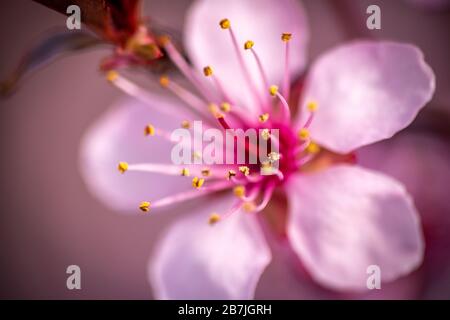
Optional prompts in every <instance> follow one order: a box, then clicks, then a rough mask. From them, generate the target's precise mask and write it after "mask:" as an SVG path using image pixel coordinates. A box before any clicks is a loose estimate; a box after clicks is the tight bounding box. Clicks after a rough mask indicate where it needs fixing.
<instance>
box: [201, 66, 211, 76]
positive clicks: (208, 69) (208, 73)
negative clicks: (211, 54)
mask: <svg viewBox="0 0 450 320" xmlns="http://www.w3.org/2000/svg"><path fill="white" fill-rule="evenodd" d="M203 74H204V75H205V77H209V76H211V75H212V74H213V69H212V68H211V67H210V66H206V67H204V68H203Z"/></svg>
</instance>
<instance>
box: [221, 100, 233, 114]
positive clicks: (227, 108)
mask: <svg viewBox="0 0 450 320" xmlns="http://www.w3.org/2000/svg"><path fill="white" fill-rule="evenodd" d="M220 110H222V111H223V112H230V110H231V104H229V103H228V102H223V103H221V105H220Z"/></svg>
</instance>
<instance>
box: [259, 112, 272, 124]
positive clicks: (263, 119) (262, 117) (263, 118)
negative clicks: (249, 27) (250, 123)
mask: <svg viewBox="0 0 450 320" xmlns="http://www.w3.org/2000/svg"><path fill="white" fill-rule="evenodd" d="M258 120H259V122H261V123H264V122H266V121H267V120H269V114H268V113H263V114H261V115H260V116H259V117H258Z"/></svg>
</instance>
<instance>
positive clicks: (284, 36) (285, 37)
mask: <svg viewBox="0 0 450 320" xmlns="http://www.w3.org/2000/svg"><path fill="white" fill-rule="evenodd" d="M291 39H292V33H287V32H284V33H282V34H281V40H283V41H284V42H288V41H289V40H291Z"/></svg>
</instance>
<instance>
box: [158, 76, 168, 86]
mask: <svg viewBox="0 0 450 320" xmlns="http://www.w3.org/2000/svg"><path fill="white" fill-rule="evenodd" d="M169 83H170V80H169V77H168V76H161V77H160V78H159V84H160V85H161V86H163V87H164V88H167V87H168V86H169Z"/></svg>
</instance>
